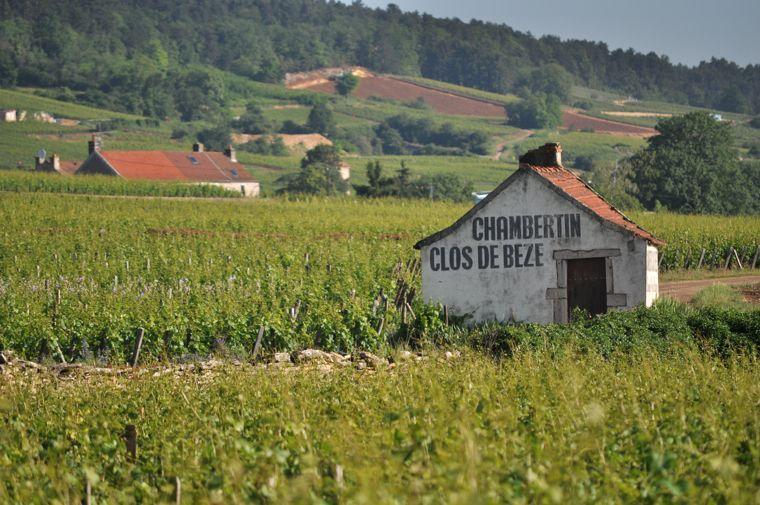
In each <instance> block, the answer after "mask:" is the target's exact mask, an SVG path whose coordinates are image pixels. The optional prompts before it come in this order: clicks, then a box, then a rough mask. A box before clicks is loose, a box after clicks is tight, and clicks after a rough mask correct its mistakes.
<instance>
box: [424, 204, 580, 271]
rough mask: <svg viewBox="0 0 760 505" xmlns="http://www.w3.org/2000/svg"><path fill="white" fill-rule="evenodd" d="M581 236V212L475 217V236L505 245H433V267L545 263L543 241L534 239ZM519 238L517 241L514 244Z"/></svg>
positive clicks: (451, 268) (473, 233)
mask: <svg viewBox="0 0 760 505" xmlns="http://www.w3.org/2000/svg"><path fill="white" fill-rule="evenodd" d="M580 236H581V215H580V214H536V215H531V216H528V215H525V216H485V217H475V218H473V220H472V239H473V240H475V241H476V242H507V241H509V242H510V243H506V244H504V243H502V244H489V245H475V246H469V245H466V246H452V247H431V248H430V269H431V270H433V271H434V272H447V271H450V270H471V269H473V268H475V269H478V270H484V269H488V268H523V267H541V266H543V265H544V259H545V258H544V244H543V243H542V242H535V241H533V242H525V241H526V240H531V239H534V240H535V239H547V238H576V237H580ZM515 241H519V242H518V243H514V242H515Z"/></svg>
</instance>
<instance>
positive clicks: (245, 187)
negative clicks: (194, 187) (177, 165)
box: [201, 182, 261, 198]
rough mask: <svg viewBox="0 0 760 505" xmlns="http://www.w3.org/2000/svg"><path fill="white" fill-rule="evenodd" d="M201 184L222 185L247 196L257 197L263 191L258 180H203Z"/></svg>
mask: <svg viewBox="0 0 760 505" xmlns="http://www.w3.org/2000/svg"><path fill="white" fill-rule="evenodd" d="M201 184H210V185H212V186H221V187H223V188H224V189H227V190H229V191H235V192H239V193H241V194H242V195H243V196H244V197H246V198H256V197H257V196H259V194H260V193H261V186H260V185H259V183H258V182H202V183H201Z"/></svg>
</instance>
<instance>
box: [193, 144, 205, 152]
mask: <svg viewBox="0 0 760 505" xmlns="http://www.w3.org/2000/svg"><path fill="white" fill-rule="evenodd" d="M193 152H194V153H202V152H203V144H201V143H200V142H196V143H195V144H193Z"/></svg>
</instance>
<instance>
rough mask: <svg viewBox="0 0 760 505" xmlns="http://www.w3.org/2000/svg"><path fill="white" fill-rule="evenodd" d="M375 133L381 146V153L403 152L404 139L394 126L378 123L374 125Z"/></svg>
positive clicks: (404, 149)
mask: <svg viewBox="0 0 760 505" xmlns="http://www.w3.org/2000/svg"><path fill="white" fill-rule="evenodd" d="M375 134H376V135H377V138H378V139H379V140H380V142H381V143H382V146H383V154H404V153H405V152H406V148H405V146H404V139H403V138H402V137H401V134H400V133H399V132H398V130H396V129H395V128H392V127H391V126H389V125H388V124H387V123H380V124H379V125H377V126H376V127H375Z"/></svg>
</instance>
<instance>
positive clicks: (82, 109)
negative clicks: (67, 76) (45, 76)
mask: <svg viewBox="0 0 760 505" xmlns="http://www.w3.org/2000/svg"><path fill="white" fill-rule="evenodd" d="M32 91H33V90H27V89H23V88H22V89H17V90H11V89H0V109H6V108H13V109H19V110H25V111H27V112H28V113H29V116H31V114H32V113H33V112H47V113H50V114H52V115H53V116H54V117H63V118H67V119H116V118H120V119H140V116H135V115H132V114H124V113H122V112H113V111H107V110H103V109H96V108H94V107H87V106H85V105H77V104H74V103H69V102H61V101H59V100H53V99H51V98H46V97H42V96H37V95H35V94H33V92H32Z"/></svg>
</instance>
